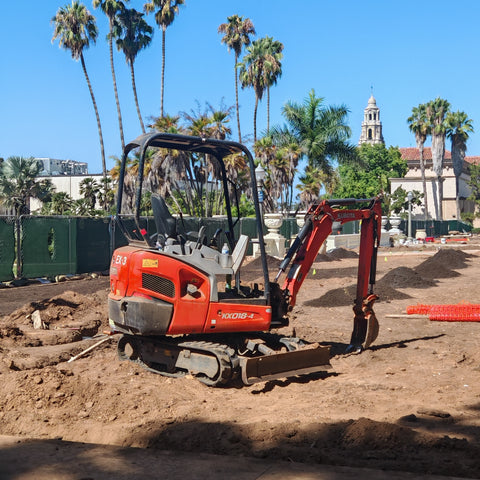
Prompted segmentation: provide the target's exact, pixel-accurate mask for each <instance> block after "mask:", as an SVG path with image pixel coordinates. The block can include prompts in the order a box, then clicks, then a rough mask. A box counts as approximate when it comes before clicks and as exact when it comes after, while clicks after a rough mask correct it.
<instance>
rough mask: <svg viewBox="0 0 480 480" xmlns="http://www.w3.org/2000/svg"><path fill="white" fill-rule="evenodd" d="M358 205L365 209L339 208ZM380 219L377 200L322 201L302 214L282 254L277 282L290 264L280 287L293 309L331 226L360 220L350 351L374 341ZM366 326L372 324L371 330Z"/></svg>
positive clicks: (330, 230) (376, 324)
mask: <svg viewBox="0 0 480 480" xmlns="http://www.w3.org/2000/svg"><path fill="white" fill-rule="evenodd" d="M360 203H362V204H368V206H366V207H364V208H357V209H353V208H341V207H352V206H353V205H356V204H360ZM381 218H382V209H381V198H380V197H376V198H371V199H337V200H324V201H322V202H321V203H320V204H318V205H312V206H311V207H310V208H309V210H308V212H307V214H306V215H305V224H304V226H303V227H302V229H301V230H300V232H299V234H298V236H297V238H296V239H295V241H294V242H293V244H292V246H291V247H290V249H289V250H288V252H287V254H286V255H285V258H284V260H283V261H282V263H281V265H280V269H279V272H278V274H277V276H276V280H278V278H279V277H280V275H281V274H282V272H285V271H286V270H287V267H288V266H289V265H290V263H291V266H290V268H289V270H288V273H287V276H286V279H285V282H284V284H283V287H282V288H283V290H285V291H288V293H289V297H290V298H289V306H290V308H293V307H294V306H295V303H296V298H297V294H298V291H299V290H300V288H301V286H302V284H303V282H304V280H305V278H306V276H307V274H308V272H309V271H310V269H311V267H312V264H313V262H314V261H315V258H316V256H317V254H318V252H319V250H320V248H321V246H322V245H323V243H324V242H325V241H326V239H327V237H328V236H329V235H330V234H331V233H332V226H333V223H334V222H339V223H340V224H344V223H346V222H351V221H353V220H359V221H361V232H360V250H359V263H358V276H357V291H356V298H355V301H354V307H353V310H354V314H355V316H354V328H353V333H352V338H351V342H350V348H355V349H357V348H359V347H360V346H361V345H362V344H363V343H364V342H365V341H366V340H368V342H367V343H368V344H370V343H371V342H372V341H373V340H374V338H372V337H376V334H375V333H374V332H375V330H376V331H377V333H378V323H376V319H375V315H374V313H373V310H372V305H373V302H374V301H375V299H376V298H377V297H376V296H375V295H374V294H373V286H374V284H375V274H376V262H377V250H378V246H379V244H380V231H381ZM369 324H371V328H370V329H369ZM367 331H369V333H367ZM365 346H366V347H367V346H368V345H365Z"/></svg>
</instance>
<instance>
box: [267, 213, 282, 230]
mask: <svg viewBox="0 0 480 480" xmlns="http://www.w3.org/2000/svg"><path fill="white" fill-rule="evenodd" d="M263 222H264V223H265V226H266V227H267V228H268V234H271V233H273V234H277V235H278V231H279V230H280V227H281V226H282V223H283V214H282V213H265V215H264V216H263Z"/></svg>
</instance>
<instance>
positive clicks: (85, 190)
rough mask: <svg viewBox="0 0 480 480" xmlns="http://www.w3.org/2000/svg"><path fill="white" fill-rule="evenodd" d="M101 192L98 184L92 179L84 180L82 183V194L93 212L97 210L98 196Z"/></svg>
mask: <svg viewBox="0 0 480 480" xmlns="http://www.w3.org/2000/svg"><path fill="white" fill-rule="evenodd" d="M99 192H100V187H99V185H98V183H97V182H96V181H95V179H93V178H92V177H87V178H84V179H83V180H82V181H81V182H80V194H81V195H83V198H84V199H85V201H86V203H87V204H88V206H89V207H90V209H91V210H94V209H95V204H96V203H97V195H98V193H99Z"/></svg>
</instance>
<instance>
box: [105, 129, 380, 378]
mask: <svg viewBox="0 0 480 480" xmlns="http://www.w3.org/2000/svg"><path fill="white" fill-rule="evenodd" d="M152 149H163V150H162V151H163V152H171V159H174V158H177V159H178V162H183V163H184V164H188V163H189V161H190V160H189V159H192V158H195V159H197V160H198V159H202V161H205V162H207V161H209V162H213V163H214V164H215V167H216V171H217V172H219V173H218V176H219V177H220V179H221V185H222V188H223V190H222V189H219V190H218V191H220V192H223V201H224V207H225V211H226V224H227V225H228V226H227V227H226V228H225V230H226V231H225V232H221V231H219V230H217V231H216V232H215V234H214V235H213V236H212V238H210V239H209V238H206V237H207V235H206V230H205V226H202V227H201V228H200V229H199V231H198V232H182V231H181V226H182V217H180V218H179V216H178V215H177V216H173V215H172V214H171V213H170V210H169V207H168V205H167V203H166V201H165V199H164V198H163V197H162V196H160V195H158V194H152V195H151V206H152V210H153V217H154V223H155V228H154V229H153V227H152V226H151V223H152V222H149V219H148V218H145V217H141V216H140V207H141V205H142V190H143V184H144V181H145V178H144V170H145V163H146V158H145V157H146V155H147V152H151V151H152ZM132 151H136V152H137V156H138V174H137V178H136V179H135V188H136V191H135V207H134V212H133V215H131V216H130V217H129V216H128V215H123V214H122V197H123V196H124V185H125V183H126V174H127V173H126V172H127V170H126V166H127V163H128V161H129V159H128V156H129V154H130V153H131V152H132ZM173 152H175V155H174V154H173ZM179 152H181V154H179ZM233 154H234V155H241V156H243V158H244V159H245V162H246V164H247V166H248V169H249V181H250V185H251V191H250V193H251V195H252V197H253V205H254V208H255V213H256V239H255V241H256V242H258V250H259V253H260V259H261V265H262V272H263V283H262V282H258V283H254V284H253V285H248V284H246V283H245V282H242V265H243V263H244V259H245V255H246V251H247V248H248V246H249V243H250V242H251V241H252V240H253V239H251V238H249V237H248V236H246V235H237V233H236V232H237V231H238V223H239V217H238V215H235V216H234V214H233V212H235V211H236V212H240V208H239V204H238V203H239V202H238V194H237V192H236V188H235V184H234V182H232V180H231V179H230V178H229V176H228V175H227V169H226V167H225V157H228V156H230V155H233ZM167 155H168V153H167ZM181 178H185V177H181ZM257 192H258V190H257V182H256V179H255V163H254V160H253V157H252V155H251V153H250V152H249V150H248V149H247V148H246V147H245V146H244V145H242V144H240V143H236V142H232V141H226V140H216V139H210V138H201V137H191V136H185V135H177V134H168V133H149V134H145V135H142V136H140V137H138V138H137V139H135V140H134V141H132V142H131V143H129V144H128V145H127V146H126V147H125V151H124V154H123V157H122V164H121V169H120V176H119V188H118V198H117V215H116V225H118V227H119V228H120V229H121V231H122V232H123V234H124V236H125V237H126V238H127V239H128V245H126V246H123V247H120V248H117V249H116V250H115V251H114V253H113V257H112V262H111V267H110V293H109V298H108V303H109V321H110V326H111V328H112V330H113V331H115V332H120V333H123V336H122V337H121V338H120V340H119V342H118V355H119V358H120V359H123V360H130V361H134V362H137V363H139V364H141V365H142V366H143V367H145V368H147V369H148V370H151V371H153V372H155V373H160V374H162V375H166V376H172V377H180V376H185V375H191V376H193V377H195V378H197V379H198V380H200V381H201V382H203V383H205V384H207V385H210V386H219V385H224V384H227V383H229V382H230V381H232V380H233V379H234V378H241V380H242V381H243V383H244V384H246V385H249V384H252V383H254V382H258V381H265V380H269V379H273V378H282V377H289V376H293V375H300V374H306V373H312V372H319V371H325V370H327V369H328V368H331V366H330V349H329V347H324V346H320V345H319V344H318V343H308V342H306V341H303V340H301V339H299V338H297V337H291V336H282V335H281V334H279V333H278V331H277V330H278V329H281V328H282V327H285V326H287V325H288V324H289V318H288V316H289V313H290V312H291V310H292V309H293V307H294V306H295V302H296V298H297V294H298V291H299V289H300V288H301V286H302V283H303V281H304V280H305V278H306V277H307V274H308V272H309V270H310V268H311V266H312V264H313V262H314V261H315V258H316V256H317V254H318V252H319V250H320V248H321V246H322V244H323V243H324V242H325V241H326V239H327V237H328V235H330V233H331V232H332V225H333V223H334V222H339V224H344V223H346V222H350V221H353V220H359V221H361V232H360V250H359V266H358V281H357V291H356V298H355V299H354V301H353V310H354V322H353V332H352V336H351V341H350V345H349V347H348V349H349V350H351V351H361V350H362V349H364V348H368V346H369V345H370V344H371V343H372V342H373V341H374V340H375V338H376V337H377V334H378V322H377V319H376V317H375V314H374V312H373V309H372V306H373V303H374V302H375V300H376V299H377V298H378V297H377V296H376V295H375V294H374V293H373V287H374V284H375V271H376V258H377V250H378V246H379V242H380V229H381V198H370V199H332V200H323V201H321V202H320V203H318V204H315V205H312V206H311V207H310V208H309V209H308V211H307V213H306V215H305V223H304V225H303V227H302V228H301V230H300V232H299V233H298V235H297V237H296V238H295V240H294V241H293V243H292V245H291V247H290V248H289V250H288V252H287V254H286V255H285V258H284V259H283V261H282V262H281V264H280V267H279V270H278V271H277V272H273V275H274V276H273V278H271V277H270V272H269V269H268V256H267V253H266V247H265V239H264V234H263V222H262V215H261V208H260V207H261V204H260V202H259V196H258V193H257ZM200 201H203V200H200ZM232 203H234V205H233V206H232ZM233 207H236V208H233ZM222 235H223V238H224V239H225V243H226V244H227V246H228V247H229V248H228V252H227V251H226V249H225V250H223V249H221V250H219V248H218V245H219V244H220V243H219V242H218V240H219V238H220V237H221V236H222ZM230 252H231V253H230ZM283 276H284V277H285V278H284V280H283V284H282V285H280V283H279V279H280V278H281V277H283ZM226 278H227V279H230V278H231V279H232V282H231V283H230V282H225V279H226ZM272 330H274V332H273V331H272Z"/></svg>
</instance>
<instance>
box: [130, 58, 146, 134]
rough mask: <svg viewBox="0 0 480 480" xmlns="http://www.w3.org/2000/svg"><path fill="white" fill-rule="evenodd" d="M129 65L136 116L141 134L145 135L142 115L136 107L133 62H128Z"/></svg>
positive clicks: (136, 98)
mask: <svg viewBox="0 0 480 480" xmlns="http://www.w3.org/2000/svg"><path fill="white" fill-rule="evenodd" d="M129 63H130V76H131V77H132V89H133V98H134V99H135V106H136V107H137V115H138V119H139V120H140V126H141V128H142V133H145V125H144V124H143V120H142V115H141V113H140V107H139V105H138V97H137V86H136V84H135V70H134V69H133V62H129Z"/></svg>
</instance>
